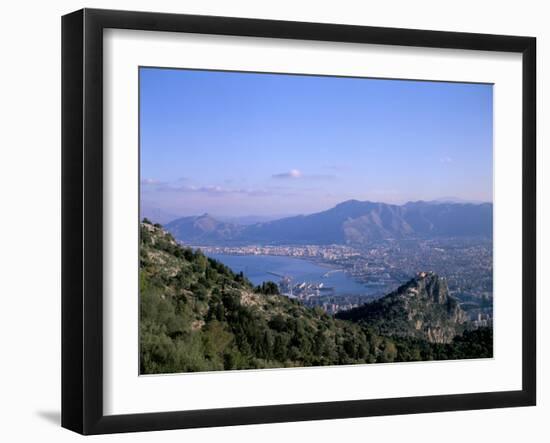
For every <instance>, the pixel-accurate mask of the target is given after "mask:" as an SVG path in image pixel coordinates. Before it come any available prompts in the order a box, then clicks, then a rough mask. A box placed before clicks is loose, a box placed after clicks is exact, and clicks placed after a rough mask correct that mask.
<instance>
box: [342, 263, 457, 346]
mask: <svg viewBox="0 0 550 443" xmlns="http://www.w3.org/2000/svg"><path fill="white" fill-rule="evenodd" d="M338 317H339V318H341V319H344V320H351V321H354V322H357V323H361V324H362V325H364V326H365V327H370V328H373V329H375V330H376V332H378V333H380V334H383V335H393V336H402V337H416V338H422V339H425V340H427V341H429V342H431V343H450V342H451V341H452V340H453V338H454V337H455V336H456V335H458V334H461V333H462V332H463V331H464V324H465V323H466V321H467V316H466V313H465V312H464V311H463V310H462V308H461V307H460V305H459V303H458V301H457V300H456V299H455V298H454V297H452V296H451V295H449V289H448V287H447V281H446V280H445V279H444V278H441V277H439V276H438V275H437V274H435V273H433V272H420V273H418V274H417V276H416V277H415V278H413V279H412V280H410V281H409V282H407V283H406V284H404V285H402V286H400V287H399V288H398V289H397V290H396V291H394V292H392V293H391V294H388V295H386V296H385V297H382V298H380V299H378V300H375V301H373V302H371V303H367V304H365V305H363V306H360V307H358V308H355V309H351V310H349V311H344V312H341V313H339V314H338Z"/></svg>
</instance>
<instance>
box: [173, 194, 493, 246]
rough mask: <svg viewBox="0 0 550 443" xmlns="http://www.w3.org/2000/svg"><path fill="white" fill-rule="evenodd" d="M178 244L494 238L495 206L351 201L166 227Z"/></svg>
mask: <svg viewBox="0 0 550 443" xmlns="http://www.w3.org/2000/svg"><path fill="white" fill-rule="evenodd" d="M165 227H166V229H167V230H168V231H169V232H171V233H172V234H173V235H174V236H175V237H176V239H178V240H180V241H182V242H184V243H189V244H197V245H199V244H200V245H218V246H223V245H237V244H251V243H260V244H319V245H321V244H366V243H369V242H372V241H378V240H383V239H405V238H435V237H462V236H464V237H487V238H491V237H492V232H493V205H492V203H453V202H437V201H435V202H425V201H417V202H408V203H406V204H403V205H393V204H387V203H377V202H370V201H358V200H348V201H345V202H342V203H340V204H338V205H336V206H334V207H333V208H330V209H328V210H326V211H322V212H318V213H314V214H309V215H297V216H293V217H286V218H282V219H279V220H273V221H268V222H259V223H252V224H248V225H243V224H236V223H231V222H224V221H220V220H218V219H216V218H214V217H213V216H211V215H209V214H203V215H200V216H191V217H182V218H178V219H176V220H173V221H171V222H169V223H167V224H166V225H165Z"/></svg>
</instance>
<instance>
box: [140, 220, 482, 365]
mask: <svg viewBox="0 0 550 443" xmlns="http://www.w3.org/2000/svg"><path fill="white" fill-rule="evenodd" d="M355 320H356V319H355ZM490 356H492V331H491V330H489V329H478V330H475V331H470V332H468V331H467V332H465V333H464V334H463V335H457V336H456V337H455V338H454V339H453V340H452V341H450V342H449V343H430V342H429V341H427V340H425V339H422V338H418V337H415V336H406V335H404V334H401V335H400V336H398V335H395V336H391V335H387V336H385V335H381V334H380V328H379V327H378V326H376V327H372V325H370V324H369V323H368V322H362V321H349V320H342V319H336V318H334V317H332V316H329V315H327V314H325V313H324V312H323V311H322V310H321V309H311V308H307V307H305V306H304V305H302V304H301V303H300V302H299V301H296V300H292V299H289V298H288V297H286V296H282V295H279V294H278V291H277V286H276V285H275V284H273V283H265V284H263V285H261V286H260V287H256V288H254V287H253V285H252V284H251V283H250V282H249V281H248V280H247V279H246V278H245V277H244V276H243V275H242V274H240V275H239V274H235V273H233V272H232V271H231V270H230V269H229V268H227V267H226V266H224V265H223V264H221V263H219V262H218V261H216V260H213V259H210V258H207V257H206V256H205V255H203V254H202V253H201V252H200V251H193V250H191V249H189V248H183V247H181V246H180V245H178V243H177V242H176V241H175V240H174V238H173V237H172V236H171V235H170V234H168V233H167V232H166V231H164V230H163V229H162V227H161V226H160V225H152V224H151V223H150V222H147V221H144V223H142V224H141V227H140V372H141V373H142V374H155V373H173V372H194V371H216V370H224V369H226V370H231V369H252V368H275V367H277V368H279V367H295V366H323V365H341V364H357V363H375V362H393V361H410V360H433V359H447V358H453V359H454V358H478V357H490Z"/></svg>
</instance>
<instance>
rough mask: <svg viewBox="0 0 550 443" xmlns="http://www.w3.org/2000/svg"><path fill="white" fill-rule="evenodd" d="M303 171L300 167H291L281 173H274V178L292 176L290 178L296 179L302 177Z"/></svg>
mask: <svg viewBox="0 0 550 443" xmlns="http://www.w3.org/2000/svg"><path fill="white" fill-rule="evenodd" d="M302 176H303V175H302V172H301V171H300V170H299V169H291V170H290V171H288V172H281V173H279V174H273V175H272V177H273V178H290V179H296V178H301V177H302Z"/></svg>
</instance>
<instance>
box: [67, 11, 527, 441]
mask: <svg viewBox="0 0 550 443" xmlns="http://www.w3.org/2000/svg"><path fill="white" fill-rule="evenodd" d="M107 28H118V29H133V30H147V31H171V32H192V33H200V34H217V35H228V36H230V35H233V36H253V37H270V38H280V39H301V40H317V41H329V42H353V43H369V44H378V45H398V46H417V47H431V48H455V49H470V50H480V51H504V52H512V53H520V54H522V63H523V80H522V81H523V85H522V88H523V98H522V101H523V103H522V127H523V135H522V137H523V138H522V143H523V146H522V149H523V165H522V166H523V189H522V195H523V203H522V204H523V214H522V221H523V234H522V235H523V238H522V241H523V246H522V247H523V251H522V253H523V257H522V262H523V282H522V288H523V293H522V309H523V311H522V330H521V333H522V389H521V390H517V391H506V392H479V393H469V394H457V395H436V396H420V397H403V398H391V399H372V400H357V401H332V402H323V403H307V404H288V405H266V406H260V407H237V408H224V409H208V410H189V411H176V412H174V411H170V412H160V413H142V414H131V415H108V416H106V415H104V413H103V407H102V405H103V374H102V371H103V342H102V336H103V334H102V327H103V326H102V325H103V318H102V316H103V305H102V303H103V301H102V282H103V280H102V266H103V246H102V245H103V228H102V223H103V209H102V206H103V197H102V195H103V182H102V177H103V148H102V138H103V111H102V109H103V108H102V106H103V97H102V94H103V89H102V82H103V79H102V75H103V30H104V29H107ZM535 66H536V39H535V38H533V37H517V36H504V35H485V34H471V33H456V32H441V31H423V30H411V29H390V28H378V27H364V26H349V25H338V24H320V23H301V22H288V21H275V20H257V19H244V18H229V17H210V16H197V15H178V14H163V13H149V12H127V11H109V10H97V9H83V10H79V11H76V12H73V13H71V14H68V15H65V16H64V17H63V18H62V426H63V427H65V428H68V429H71V430H73V431H76V432H79V433H82V434H105V433H116V432H132V431H152V430H162V429H179V428H194V427H211V426H229V425H241V424H256V423H274V422H289V421H302V420H321V419H333V418H348V417H363V416H381V415H392V414H414V413H425V412H437V411H458V410H468V409H486V408H502V407H513V406H531V405H535V403H536V315H535V314H536V313H535V310H536V142H535V140H536V137H535V134H536V119H535V113H536V89H535V88H536V68H535Z"/></svg>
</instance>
